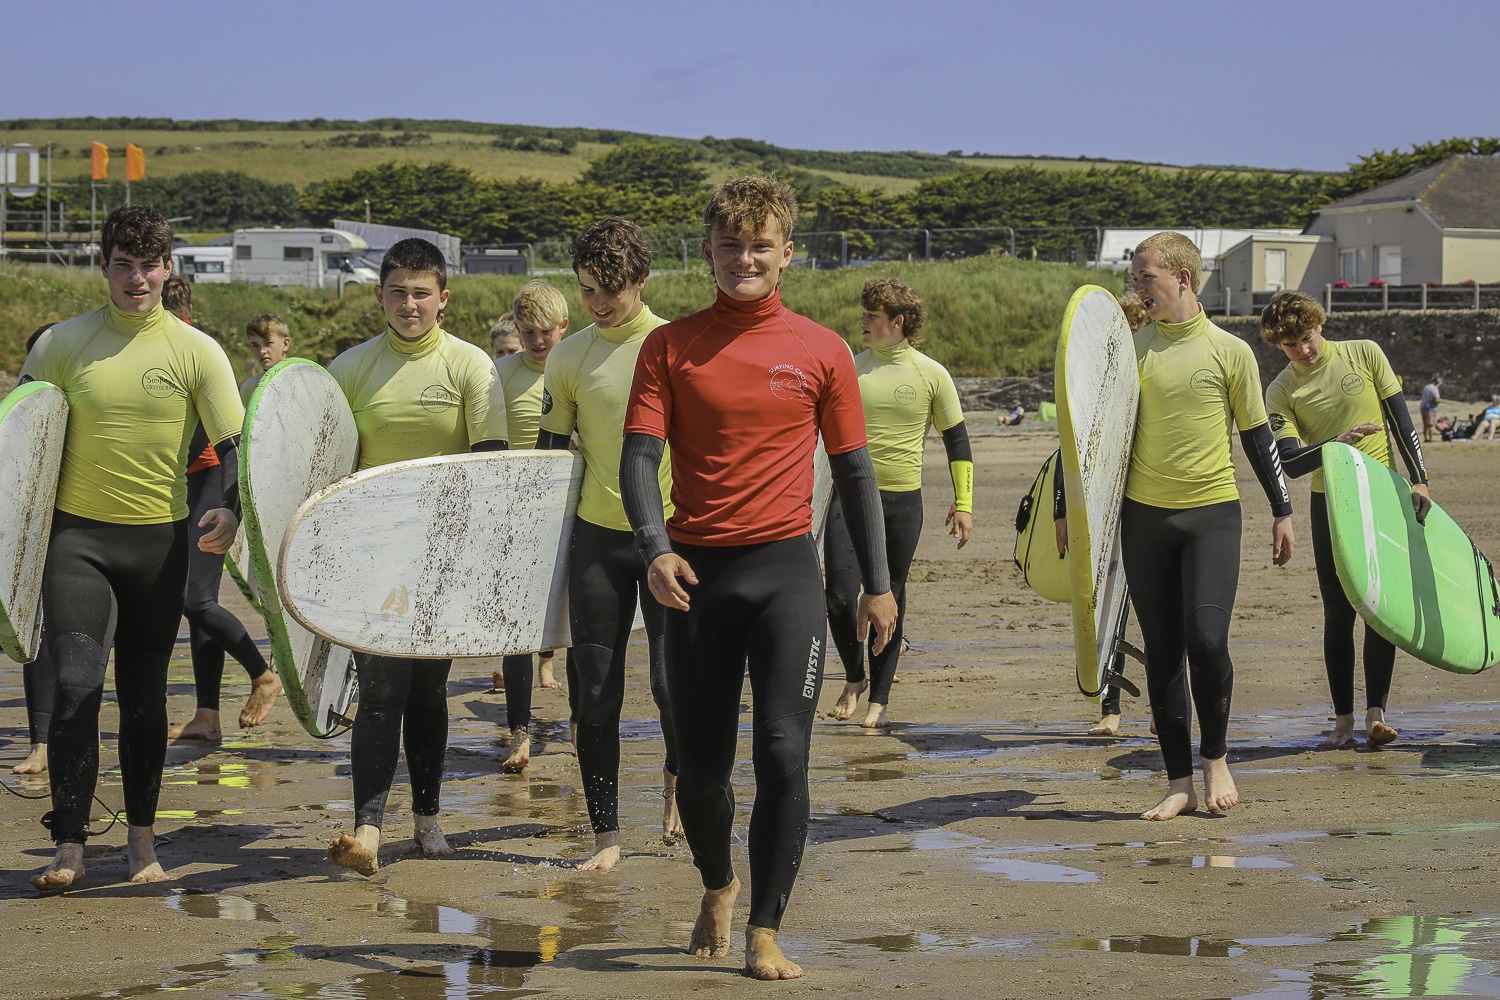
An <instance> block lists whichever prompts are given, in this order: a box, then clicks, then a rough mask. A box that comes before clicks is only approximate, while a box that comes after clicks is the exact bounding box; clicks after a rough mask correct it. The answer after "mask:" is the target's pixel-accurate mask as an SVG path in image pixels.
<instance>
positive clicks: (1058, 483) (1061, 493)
mask: <svg viewBox="0 0 1500 1000" xmlns="http://www.w3.org/2000/svg"><path fill="white" fill-rule="evenodd" d="M1056 455H1057V461H1056V462H1054V463H1052V520H1054V521H1061V520H1062V519H1063V518H1065V517H1067V516H1068V491H1067V489H1066V488H1065V487H1064V486H1063V467H1062V449H1061V448H1059V449H1058V450H1057V452H1056Z"/></svg>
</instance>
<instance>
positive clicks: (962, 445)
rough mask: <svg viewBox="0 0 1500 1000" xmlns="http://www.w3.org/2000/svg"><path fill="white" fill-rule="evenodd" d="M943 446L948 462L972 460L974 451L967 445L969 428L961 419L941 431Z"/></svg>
mask: <svg viewBox="0 0 1500 1000" xmlns="http://www.w3.org/2000/svg"><path fill="white" fill-rule="evenodd" d="M943 448H944V449H945V450H946V451H947V452H948V461H950V462H972V461H974V451H973V449H972V448H970V447H969V428H968V425H967V424H965V423H964V422H963V421H962V420H960V421H959V422H958V423H956V424H954V425H953V426H952V427H950V428H948V429H947V430H945V431H943Z"/></svg>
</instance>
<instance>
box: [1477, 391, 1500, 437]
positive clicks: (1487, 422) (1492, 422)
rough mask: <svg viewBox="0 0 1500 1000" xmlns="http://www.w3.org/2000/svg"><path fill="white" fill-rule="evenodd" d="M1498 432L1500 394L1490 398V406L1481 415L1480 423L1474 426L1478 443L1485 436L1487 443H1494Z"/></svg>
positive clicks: (1499, 427) (1499, 423) (1499, 424)
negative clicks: (1480, 437) (1481, 435)
mask: <svg viewBox="0 0 1500 1000" xmlns="http://www.w3.org/2000/svg"><path fill="white" fill-rule="evenodd" d="M1496 430H1500V394H1497V395H1495V396H1492V397H1490V405H1489V406H1486V407H1485V408H1484V412H1483V413H1482V414H1480V415H1479V423H1477V424H1475V425H1474V440H1475V441H1478V440H1479V435H1480V434H1483V435H1484V436H1485V437H1484V439H1485V440H1486V441H1493V440H1495V431H1496Z"/></svg>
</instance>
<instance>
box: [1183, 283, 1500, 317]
mask: <svg viewBox="0 0 1500 1000" xmlns="http://www.w3.org/2000/svg"><path fill="white" fill-rule="evenodd" d="M1275 294H1276V293H1275V292H1236V291H1233V290H1231V289H1227V288H1226V289H1223V290H1222V291H1219V290H1214V291H1208V290H1205V291H1204V293H1203V294H1202V295H1201V296H1200V299H1201V300H1202V302H1203V308H1205V309H1207V310H1208V311H1209V312H1212V313H1218V314H1220V315H1223V316H1258V315H1260V312H1261V310H1262V309H1264V308H1265V307H1266V306H1267V305H1268V304H1269V303H1270V301H1271V296H1273V295H1275ZM1320 297H1321V298H1322V300H1323V308H1324V310H1325V311H1327V312H1328V313H1330V314H1331V313H1335V312H1389V311H1391V310H1393V309H1395V310H1406V311H1411V312H1427V311H1429V310H1454V309H1468V310H1475V309H1500V285H1480V284H1475V283H1474V282H1467V283H1465V284H1462V285H1431V284H1422V285H1358V286H1348V287H1342V288H1341V287H1337V286H1335V285H1324V286H1323V293H1322V295H1321V296H1320Z"/></svg>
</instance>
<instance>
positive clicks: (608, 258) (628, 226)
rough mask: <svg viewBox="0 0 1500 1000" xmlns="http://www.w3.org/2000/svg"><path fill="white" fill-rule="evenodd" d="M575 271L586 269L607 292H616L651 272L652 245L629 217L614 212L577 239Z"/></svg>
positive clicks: (573, 251)
mask: <svg viewBox="0 0 1500 1000" xmlns="http://www.w3.org/2000/svg"><path fill="white" fill-rule="evenodd" d="M568 253H570V254H572V255H573V273H574V274H577V273H578V272H579V271H580V270H586V271H588V272H589V273H590V274H592V275H593V276H594V278H595V280H597V281H598V282H599V284H600V286H601V287H602V288H603V290H604V291H606V292H608V293H609V294H611V295H613V294H615V293H616V292H618V291H619V290H620V289H622V288H624V287H625V286H626V285H636V284H639V283H640V282H642V281H645V280H646V277H647V275H649V274H650V273H651V244H650V243H648V242H646V234H645V233H643V232H641V227H640V226H637V225H636V224H635V223H634V222H631V221H630V220H629V219H624V218H621V217H620V216H618V215H612V216H610V217H609V218H607V219H605V220H604V221H603V222H596V223H594V224H593V225H592V226H589V227H588V228H587V229H585V230H584V231H583V232H581V233H579V234H578V235H577V236H575V237H574V238H573V242H572V243H571V244H569V246H568Z"/></svg>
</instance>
